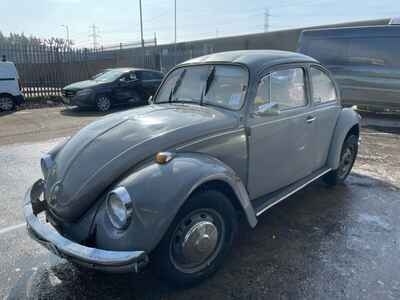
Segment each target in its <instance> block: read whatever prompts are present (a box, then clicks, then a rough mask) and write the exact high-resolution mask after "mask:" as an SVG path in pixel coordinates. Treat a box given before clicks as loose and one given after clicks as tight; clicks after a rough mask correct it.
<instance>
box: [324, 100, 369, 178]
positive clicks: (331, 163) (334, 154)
mask: <svg viewBox="0 0 400 300" xmlns="http://www.w3.org/2000/svg"><path fill="white" fill-rule="evenodd" d="M360 120H361V116H360V115H359V114H358V113H357V112H355V111H354V110H353V109H352V108H343V109H342V111H341V112H340V114H339V117H338V119H337V122H336V126H335V131H334V133H333V136H332V140H331V145H330V148H329V154H328V161H327V165H328V167H329V168H331V169H332V170H335V169H337V168H338V167H339V161H340V153H341V151H342V146H343V142H344V140H345V138H346V136H347V134H348V133H349V131H350V130H351V129H352V128H353V127H354V126H357V127H358V129H360Z"/></svg>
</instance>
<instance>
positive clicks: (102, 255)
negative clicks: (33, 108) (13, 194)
mask: <svg viewBox="0 0 400 300" xmlns="http://www.w3.org/2000/svg"><path fill="white" fill-rule="evenodd" d="M43 189H44V181H43V180H38V181H37V182H35V183H34V184H33V185H32V187H30V188H29V189H28V191H27V192H26V195H25V202H24V215H25V220H26V223H27V230H28V233H29V235H30V236H31V237H32V239H34V240H35V241H37V242H39V243H40V244H41V245H43V246H44V247H45V248H47V249H48V250H50V251H51V252H52V253H54V254H55V255H57V256H59V257H62V258H65V259H67V260H70V261H72V262H75V263H77V264H80V265H82V266H85V267H88V268H92V269H98V270H102V271H109V272H130V271H135V272H138V271H139V270H140V269H141V268H143V267H144V266H145V265H146V264H147V263H148V256H147V254H146V253H145V252H144V251H109V250H102V249H97V248H90V247H86V246H83V245H80V244H78V243H75V242H73V241H71V240H68V239H66V238H65V237H63V236H62V235H61V234H60V233H58V231H57V230H55V229H54V228H53V227H52V226H51V225H49V224H48V223H45V222H41V221H40V220H39V218H38V217H37V215H38V214H39V213H41V212H43V211H45V210H46V205H45V202H44V201H41V200H40V196H41V195H42V193H43Z"/></svg>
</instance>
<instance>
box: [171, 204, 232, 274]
mask: <svg viewBox="0 0 400 300" xmlns="http://www.w3.org/2000/svg"><path fill="white" fill-rule="evenodd" d="M224 231H225V228H224V223H223V220H222V217H221V216H220V215H219V213H217V212H216V211H214V210H208V209H204V210H203V209H202V210H198V211H194V212H192V213H191V214H190V215H188V216H187V217H185V218H184V219H183V220H182V221H181V222H180V224H179V225H178V226H177V228H176V230H175V232H174V234H173V236H172V239H171V244H170V258H171V261H172V263H173V264H174V265H175V267H176V268H177V269H179V270H181V271H182V272H185V273H193V272H197V271H199V270H202V269H203V268H205V267H206V266H208V265H209V264H210V263H211V262H212V261H213V260H214V258H215V257H216V256H217V254H218V252H219V250H220V248H221V246H222V239H221V237H222V236H223V232H224Z"/></svg>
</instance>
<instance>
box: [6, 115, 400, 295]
mask: <svg viewBox="0 0 400 300" xmlns="http://www.w3.org/2000/svg"><path fill="white" fill-rule="evenodd" d="M22 112H25V111H21V112H17V113H15V114H10V115H3V116H0V254H1V255H0V299H4V298H5V299H94V298H97V299H100V298H102V299H190V298H191V299H207V300H209V299H337V298H339V299H400V271H399V270H400V260H399V259H398V257H399V250H400V218H399V215H400V151H399V150H400V132H398V130H396V129H393V128H392V129H390V130H386V129H384V128H381V127H379V128H375V129H363V130H362V135H361V138H362V140H361V144H360V152H359V156H358V159H357V161H356V164H355V167H354V169H353V172H352V173H351V175H350V176H349V178H348V180H347V182H346V184H345V185H340V186H337V187H334V188H330V187H327V186H326V185H325V184H324V183H322V182H316V183H314V184H312V185H310V186H308V187H307V188H305V189H304V190H302V191H300V192H298V193H296V194H295V195H293V196H291V197H290V198H288V199H287V200H286V201H283V202H282V203H280V204H279V205H277V206H276V207H274V208H272V209H271V210H269V211H268V212H267V213H265V214H264V215H262V216H261V217H260V219H259V224H258V225H257V227H256V228H255V229H250V228H248V226H247V225H245V224H242V225H241V227H240V230H239V235H238V238H237V239H236V241H235V245H234V247H233V250H232V253H231V255H230V256H229V258H228V259H227V261H226V263H225V265H224V266H223V268H222V269H221V270H220V271H219V272H217V273H216V274H215V276H213V277H212V278H210V279H209V280H207V281H205V282H204V283H202V284H200V285H198V286H196V287H192V288H189V289H184V290H179V289H175V288H172V287H169V286H168V285H166V284H165V283H164V282H161V281H159V280H157V279H156V278H155V276H154V274H153V272H152V270H151V265H150V267H149V268H148V269H146V270H145V271H144V272H143V273H142V274H139V275H133V274H127V275H109V274H100V273H96V272H81V271H78V270H77V269H75V267H74V266H72V265H71V264H70V263H68V262H66V261H64V260H62V259H59V258H57V257H55V256H54V255H52V254H50V253H49V252H48V251H47V250H46V249H44V248H42V247H41V246H39V245H38V244H37V243H35V242H33V241H32V240H31V239H30V238H29V237H28V235H27V233H26V231H25V226H24V219H23V215H22V202H23V197H24V193H25V191H26V189H27V188H28V187H29V185H30V184H32V182H34V181H35V180H36V179H37V178H39V177H40V166H39V158H40V156H41V155H42V154H43V153H45V152H46V151H48V150H49V149H51V148H52V147H53V146H54V145H55V144H56V143H58V142H60V141H61V140H62V138H63V137H64V136H67V135H70V134H73V133H74V132H75V131H77V130H78V129H79V128H80V127H82V126H84V125H85V124H87V123H89V122H91V121H92V120H94V119H96V118H98V117H99V115H98V114H96V113H91V112H85V111H77V110H68V109H65V108H52V109H37V110H31V111H28V110H27V111H26V112H27V113H23V114H21V113H22ZM24 122H25V123H24ZM13 124H17V126H19V129H16V128H14V125H13ZM5 129H6V131H7V132H6V131H5ZM12 130H14V131H12ZM388 131H389V132H391V133H388Z"/></svg>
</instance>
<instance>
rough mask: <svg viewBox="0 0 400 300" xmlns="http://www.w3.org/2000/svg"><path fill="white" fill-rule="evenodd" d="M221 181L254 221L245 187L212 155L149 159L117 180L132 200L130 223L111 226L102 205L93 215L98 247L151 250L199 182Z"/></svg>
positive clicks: (186, 154)
mask: <svg viewBox="0 0 400 300" xmlns="http://www.w3.org/2000/svg"><path fill="white" fill-rule="evenodd" d="M214 180H219V181H224V182H225V183H227V184H229V185H230V186H231V187H232V189H233V191H234V192H235V194H236V196H237V198H238V199H239V202H240V204H241V206H242V208H243V211H244V212H245V215H246V217H247V220H248V222H249V224H250V225H251V226H252V227H254V226H255V225H256V223H257V219H256V215H255V212H254V210H253V206H252V205H251V203H250V200H249V198H248V195H247V192H246V189H245V187H244V185H243V183H242V182H241V181H240V178H239V177H238V176H236V174H235V173H234V171H233V170H232V169H231V168H230V167H228V166H227V165H225V164H224V163H222V162H221V161H219V160H218V159H216V158H213V157H210V156H208V155H205V154H199V153H185V154H182V153H179V154H177V156H176V157H175V158H174V159H173V160H172V161H170V162H168V163H167V164H158V163H156V162H151V163H149V164H147V165H145V166H143V167H141V168H140V169H138V170H135V171H134V172H133V173H132V174H130V175H128V176H127V177H125V178H124V179H123V180H121V181H120V182H119V183H118V184H117V185H116V186H124V187H125V188H126V189H127V191H128V192H129V194H130V196H131V198H132V199H133V202H134V214H133V215H134V216H133V218H132V223H131V225H130V226H129V227H128V228H127V229H126V230H125V231H123V232H121V231H118V230H116V229H114V228H113V227H112V225H111V223H110V221H109V220H108V217H107V215H106V213H105V204H103V207H102V208H101V209H100V210H99V213H98V216H97V217H96V243H97V245H98V247H100V248H102V249H110V250H128V249H140V250H145V251H147V252H150V251H152V250H153V249H154V248H155V247H156V246H157V244H158V243H159V241H160V240H161V238H162V237H163V235H164V233H165V232H166V231H167V229H168V227H169V225H170V224H171V222H172V220H173V219H174V217H175V215H176V214H177V212H178V210H179V209H180V207H181V206H182V205H183V203H184V202H185V201H186V200H187V199H188V197H189V196H190V195H191V193H192V192H193V191H194V190H195V189H196V188H197V187H199V186H200V185H202V184H203V183H206V182H209V181H214Z"/></svg>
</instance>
